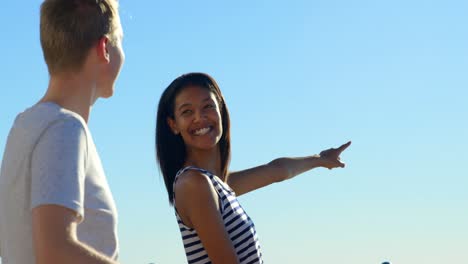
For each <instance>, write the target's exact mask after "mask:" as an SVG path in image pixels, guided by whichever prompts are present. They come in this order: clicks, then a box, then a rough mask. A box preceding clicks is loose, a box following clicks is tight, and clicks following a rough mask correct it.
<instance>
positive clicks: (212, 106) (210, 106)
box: [205, 104, 214, 108]
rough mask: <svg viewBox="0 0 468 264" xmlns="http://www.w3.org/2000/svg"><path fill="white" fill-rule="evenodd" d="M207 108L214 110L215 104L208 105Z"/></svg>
mask: <svg viewBox="0 0 468 264" xmlns="http://www.w3.org/2000/svg"><path fill="white" fill-rule="evenodd" d="M205 108H214V105H213V104H207V105H206V106H205Z"/></svg>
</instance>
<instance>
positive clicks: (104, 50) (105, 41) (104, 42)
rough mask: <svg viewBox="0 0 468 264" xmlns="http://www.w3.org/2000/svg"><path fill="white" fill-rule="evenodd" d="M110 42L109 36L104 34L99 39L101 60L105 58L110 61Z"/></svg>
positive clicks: (98, 50)
mask: <svg viewBox="0 0 468 264" xmlns="http://www.w3.org/2000/svg"><path fill="white" fill-rule="evenodd" d="M109 43H110V41H109V38H108V37H106V36H103V37H101V38H100V39H99V41H98V45H97V52H98V57H99V59H100V60H103V61H105V62H106V63H109V62H110V56H109Z"/></svg>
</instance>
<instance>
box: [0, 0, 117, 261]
mask: <svg viewBox="0 0 468 264" xmlns="http://www.w3.org/2000/svg"><path fill="white" fill-rule="evenodd" d="M40 35H41V45H42V50H43V53H44V58H45V62H46V64H47V67H48V71H49V74H50V81H49V86H48V88H47V91H46V93H45V95H44V97H43V98H42V99H40V100H39V102H38V103H37V104H35V105H33V106H32V107H30V108H28V109H26V110H25V111H24V112H22V113H20V114H19V115H18V116H17V117H16V119H15V121H14V124H13V126H12V128H11V130H10V134H9V136H8V139H7V143H6V147H5V152H4V156H3V161H2V165H1V171H0V234H1V236H0V248H1V254H2V261H3V264H10V263H11V264H32V263H39V264H41V263H49V264H50V263H67V264H73V263H86V264H94V263H117V262H116V260H117V257H118V240H117V234H116V230H117V228H116V222H117V221H116V220H117V212H116V209H115V205H114V200H113V197H112V194H111V192H110V190H109V187H108V184H107V180H106V176H105V174H104V170H103V168H102V165H101V162H100V159H99V156H98V153H97V151H96V148H95V145H94V142H93V139H92V136H91V134H90V131H89V130H88V127H87V121H88V118H89V114H90V111H91V107H92V105H93V104H94V102H95V101H96V100H97V99H98V98H100V97H101V98H108V97H110V96H112V94H113V90H114V83H115V80H116V78H117V76H118V75H119V72H120V69H121V66H122V64H123V61H124V54H123V50H122V46H121V41H122V37H123V33H122V29H121V25H120V19H119V15H118V7H117V2H116V0H45V1H44V2H43V4H42V6H41V21H40Z"/></svg>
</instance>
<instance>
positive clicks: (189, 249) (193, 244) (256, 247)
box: [174, 166, 263, 264]
mask: <svg viewBox="0 0 468 264" xmlns="http://www.w3.org/2000/svg"><path fill="white" fill-rule="evenodd" d="M189 169H192V170H198V171H200V172H202V173H203V174H205V175H206V176H208V177H209V179H210V180H211V183H212V184H213V187H214V188H215V190H216V192H217V193H218V196H219V201H220V210H221V215H222V217H223V220H224V225H225V227H226V230H227V232H228V234H229V237H230V239H231V241H232V244H233V245H234V248H235V249H236V252H237V257H238V258H239V261H240V263H241V264H257V263H258V264H260V263H263V260H262V253H261V250H260V243H259V242H258V237H257V232H256V231H255V225H254V223H253V222H252V220H251V219H250V217H249V216H248V215H247V213H246V212H245V211H244V209H243V208H242V206H241V205H240V204H239V202H238V201H237V197H236V194H235V193H234V191H233V190H232V189H231V188H230V187H229V186H228V185H227V184H226V183H224V182H223V181H221V179H219V178H218V177H217V176H216V175H213V174H212V173H210V172H209V171H206V170H204V169H200V168H197V167H193V166H189V167H185V168H183V169H181V170H180V171H179V172H178V173H177V175H176V179H175V181H177V177H178V176H179V175H180V174H182V173H183V172H185V171H186V170H189ZM175 181H174V182H175ZM175 214H176V218H177V222H178V224H179V229H180V232H181V234H182V240H183V243H184V248H185V254H186V255H187V261H188V263H190V264H211V261H210V258H209V257H208V254H207V253H206V251H205V248H204V247H203V244H202V243H201V241H200V238H199V237H198V235H197V231H196V230H195V229H193V228H190V227H187V226H186V225H185V224H184V223H183V222H182V220H181V219H180V217H179V214H178V213H177V210H176V212H175Z"/></svg>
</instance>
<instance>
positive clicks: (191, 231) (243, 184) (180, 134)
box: [156, 73, 351, 264]
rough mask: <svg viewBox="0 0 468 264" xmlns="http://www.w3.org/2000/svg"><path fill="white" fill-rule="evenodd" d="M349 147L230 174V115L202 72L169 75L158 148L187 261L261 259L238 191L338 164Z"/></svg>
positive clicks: (160, 114)
mask: <svg viewBox="0 0 468 264" xmlns="http://www.w3.org/2000/svg"><path fill="white" fill-rule="evenodd" d="M350 144H351V142H348V143H346V144H344V145H342V146H341V147H339V148H337V149H329V150H326V151H322V152H321V153H320V155H315V156H309V157H302V158H279V159H276V160H273V161H272V162H270V163H268V164H265V165H261V166H258V167H255V168H251V169H248V170H244V171H240V172H228V167H229V160H230V154H231V146H230V120H229V113H228V110H227V107H226V104H225V101H224V98H223V95H222V94H221V91H220V89H219V87H218V85H217V84H216V81H215V80H214V79H213V78H212V77H210V76H209V75H207V74H204V73H189V74H185V75H182V76H180V77H179V78H177V79H175V80H174V81H173V82H172V83H171V84H170V85H169V86H168V87H167V88H166V90H165V91H164V93H163V94H162V96H161V99H160V101H159V106H158V114H157V124H156V150H157V157H158V162H159V165H160V168H161V171H162V174H163V177H164V181H165V184H166V188H167V192H168V196H169V201H170V203H171V204H172V205H174V208H175V213H176V218H177V221H178V223H179V228H180V231H181V234H182V239H183V242H184V247H185V252H186V255H187V260H188V263H213V264H219V263H223V264H231V263H233V264H234V263H236V264H238V263H241V264H244V263H263V260H262V253H261V250H260V244H259V242H258V238H257V234H256V231H255V226H254V224H253V222H252V220H251V219H250V218H249V217H248V215H247V214H246V212H245V211H244V210H243V208H242V207H241V206H240V204H239V202H238V201H237V198H236V196H239V195H242V194H245V193H248V192H250V191H253V190H256V189H259V188H261V187H264V186H266V185H269V184H271V183H274V182H280V181H283V180H286V179H290V178H292V177H294V176H296V175H298V174H300V173H302V172H305V171H307V170H310V169H313V168H316V167H326V168H329V169H332V168H337V167H344V164H343V163H341V162H340V158H339V155H340V154H341V152H342V151H344V150H345V149H346V148H347V147H348V146H349V145H350Z"/></svg>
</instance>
